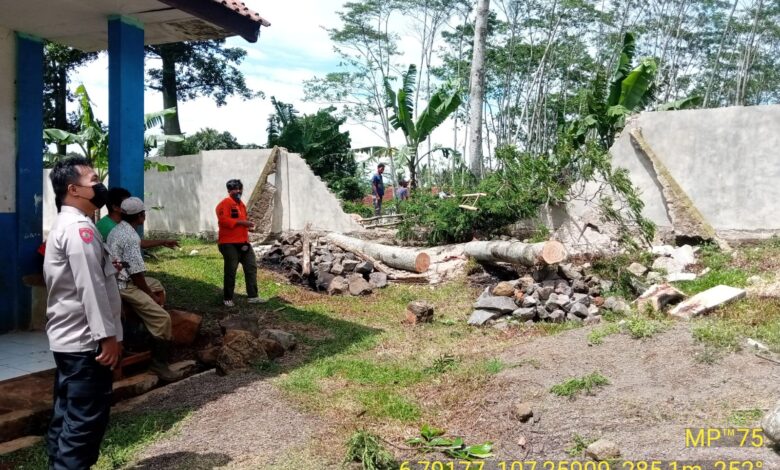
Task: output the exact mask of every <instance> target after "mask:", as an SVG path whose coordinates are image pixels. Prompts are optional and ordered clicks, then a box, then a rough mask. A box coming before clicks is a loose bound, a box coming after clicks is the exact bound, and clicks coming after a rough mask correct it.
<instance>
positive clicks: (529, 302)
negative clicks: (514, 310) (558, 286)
mask: <svg viewBox="0 0 780 470" xmlns="http://www.w3.org/2000/svg"><path fill="white" fill-rule="evenodd" d="M538 304H539V299H537V298H536V297H534V296H532V295H526V296H525V297H523V303H522V304H521V306H522V307H524V308H531V307H536V306H537V305H538Z"/></svg>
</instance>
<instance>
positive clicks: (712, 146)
mask: <svg viewBox="0 0 780 470" xmlns="http://www.w3.org/2000/svg"><path fill="white" fill-rule="evenodd" d="M634 128H641V130H642V134H643V135H644V138H645V140H646V141H647V143H648V144H649V146H650V147H652V149H653V151H655V153H656V154H657V156H658V157H659V159H660V160H661V161H662V162H663V164H664V165H665V166H666V168H667V169H668V170H669V173H670V174H671V175H672V177H673V178H674V179H675V180H676V181H677V183H678V184H679V185H680V187H681V188H682V189H683V190H684V191H685V192H686V193H687V195H688V197H689V198H690V199H691V201H692V202H693V204H694V205H695V206H696V207H697V208H698V209H699V211H700V212H701V214H702V215H703V216H704V218H705V219H706V220H707V221H708V222H709V223H710V225H712V227H713V228H714V229H715V230H716V231H717V232H718V234H719V235H721V236H723V237H725V238H752V237H754V236H758V237H761V236H766V235H768V234H772V233H777V232H780V217H779V216H778V208H780V105H772V106H748V107H730V108H717V109H702V110H683V111H666V112H647V113H642V114H640V115H638V116H636V117H634V118H633V119H631V120H630V121H629V123H628V124H627V125H626V128H625V130H624V131H623V132H622V133H621V135H620V137H619V138H618V140H617V141H616V142H615V144H614V145H613V146H612V148H611V149H610V153H611V154H612V162H613V165H614V166H617V167H623V168H626V169H627V170H629V172H630V175H631V181H632V182H633V183H634V185H635V186H637V187H638V188H639V190H640V192H641V196H642V200H643V201H644V202H645V209H644V215H645V216H646V217H648V218H649V219H650V220H652V221H653V222H655V223H656V225H658V226H659V227H661V228H668V227H670V225H671V222H670V219H669V215H668V214H667V212H666V206H665V204H664V200H663V196H662V193H661V186H660V184H659V182H658V179H657V177H656V175H655V171H654V170H653V167H652V164H651V163H650V162H649V161H648V160H647V158H646V157H645V156H644V155H643V153H642V152H641V151H639V150H638V149H636V148H634V145H632V142H631V137H630V135H629V131H630V130H631V129H634ZM590 189H593V185H590ZM583 199H587V198H583ZM569 210H570V212H571V213H573V214H575V215H578V216H580V215H582V214H583V213H584V212H585V208H584V206H583V205H582V204H581V203H578V202H575V203H572V204H570V207H569Z"/></svg>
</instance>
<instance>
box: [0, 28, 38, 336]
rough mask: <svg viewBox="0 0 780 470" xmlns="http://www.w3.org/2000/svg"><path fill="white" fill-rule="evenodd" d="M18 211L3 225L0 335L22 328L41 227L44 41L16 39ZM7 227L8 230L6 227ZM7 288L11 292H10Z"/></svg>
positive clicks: (27, 312)
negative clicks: (25, 280)
mask: <svg viewBox="0 0 780 470" xmlns="http://www.w3.org/2000/svg"><path fill="white" fill-rule="evenodd" d="M15 176H16V195H15V197H16V213H15V214H12V215H13V218H11V219H9V220H8V221H7V222H8V223H3V224H0V225H2V227H0V229H2V234H1V235H0V237H2V240H3V246H4V247H5V249H4V250H2V251H4V252H5V253H4V256H2V258H11V259H10V260H9V261H10V263H7V264H6V263H5V261H6V260H5V259H0V264H1V265H2V266H3V269H2V270H0V271H2V272H0V286H2V289H1V290H2V292H3V295H0V331H8V330H11V329H16V328H21V329H23V328H26V327H27V326H28V325H29V322H30V308H31V291H30V288H29V287H27V286H25V285H24V283H23V282H22V277H23V276H26V275H28V274H38V273H40V272H41V265H40V258H39V255H38V253H37V249H38V247H39V246H40V244H41V238H42V231H43V230H42V227H43V41H41V40H40V39H38V38H34V37H31V36H27V35H24V34H17V35H16V175H15ZM9 224H10V226H8V225H9ZM9 287H10V289H8V288H9Z"/></svg>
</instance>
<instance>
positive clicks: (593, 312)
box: [588, 304, 599, 317]
mask: <svg viewBox="0 0 780 470" xmlns="http://www.w3.org/2000/svg"><path fill="white" fill-rule="evenodd" d="M598 314H599V308H598V307H596V306H595V305H593V304H590V305H589V306H588V316H589V317H592V316H594V315H598Z"/></svg>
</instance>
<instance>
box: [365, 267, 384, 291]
mask: <svg viewBox="0 0 780 470" xmlns="http://www.w3.org/2000/svg"><path fill="white" fill-rule="evenodd" d="M368 283H369V284H371V286H373V287H374V288H376V289H384V288H385V287H387V274H385V273H380V272H378V271H377V272H373V273H371V274H369V275H368Z"/></svg>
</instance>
